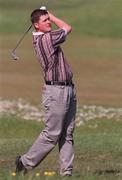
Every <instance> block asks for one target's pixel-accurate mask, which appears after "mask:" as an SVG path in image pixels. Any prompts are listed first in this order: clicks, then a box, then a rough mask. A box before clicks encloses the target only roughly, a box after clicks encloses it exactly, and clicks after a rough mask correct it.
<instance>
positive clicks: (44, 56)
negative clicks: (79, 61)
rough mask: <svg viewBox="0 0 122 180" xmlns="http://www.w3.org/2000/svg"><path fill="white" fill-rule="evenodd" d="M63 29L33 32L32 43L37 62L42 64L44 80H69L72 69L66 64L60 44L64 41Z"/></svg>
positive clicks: (64, 32)
mask: <svg viewBox="0 0 122 180" xmlns="http://www.w3.org/2000/svg"><path fill="white" fill-rule="evenodd" d="M66 35H67V32H66V31H65V30H64V29H58V30H53V31H51V32H47V33H43V32H33V44H34V48H35V51H36V54H37V56H38V59H39V63H40V64H41V66H42V70H43V74H44V79H45V81H66V80H68V81H71V80H72V76H73V74H72V71H71V69H70V66H69V65H68V63H67V61H66V59H65V57H64V54H63V51H62V49H61V47H60V44H61V43H63V42H64V41H65V38H66Z"/></svg>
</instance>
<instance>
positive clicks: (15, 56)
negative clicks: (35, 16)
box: [11, 6, 46, 60]
mask: <svg viewBox="0 0 122 180" xmlns="http://www.w3.org/2000/svg"><path fill="white" fill-rule="evenodd" d="M40 9H41V10H46V6H41V7H40ZM31 28H32V24H31V25H30V26H29V27H28V29H27V30H26V31H25V33H24V34H23V36H22V37H21V38H20V40H19V41H18V42H17V44H16V46H15V48H14V49H13V50H12V52H11V56H12V59H13V60H18V59H19V57H18V56H17V55H16V52H15V51H16V49H17V48H18V46H19V45H20V43H21V42H22V40H23V39H24V37H25V35H26V34H27V33H28V32H29V31H30V29H31Z"/></svg>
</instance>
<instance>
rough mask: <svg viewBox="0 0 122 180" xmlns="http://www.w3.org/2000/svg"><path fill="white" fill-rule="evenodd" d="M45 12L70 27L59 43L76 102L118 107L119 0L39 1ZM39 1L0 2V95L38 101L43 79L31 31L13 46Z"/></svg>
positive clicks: (121, 98) (121, 91)
mask: <svg viewBox="0 0 122 180" xmlns="http://www.w3.org/2000/svg"><path fill="white" fill-rule="evenodd" d="M41 4H43V5H44V4H45V5H47V7H48V8H49V10H50V11H51V12H53V13H54V14H55V15H56V16H58V17H60V18H62V19H63V20H65V21H67V22H68V23H70V24H71V25H72V28H73V31H72V33H71V35H69V37H68V39H67V42H66V43H65V44H64V45H63V49H64V52H65V56H66V57H67V59H68V62H69V64H70V65H71V68H72V70H73V73H74V82H75V84H76V88H77V97H78V102H79V104H96V105H105V106H117V107H121V106H122V80H121V77H122V70H121V69H122V61H121V59H122V33H121V32H122V23H121V7H122V2H121V1H120V0H107V1H106V0H75V1H74V0H67V1H65V0H62V1H56V0H52V1H49V0H43V1H41ZM41 4H40V2H39V1H38V0H35V1H32V0H26V1H24V0H18V1H16V0H6V1H5V0H1V1H0V42H1V43H0V49H1V51H0V96H2V97H3V98H6V99H18V98H20V97H21V98H24V99H27V100H29V101H31V102H32V103H36V104H39V103H40V94H41V88H40V86H41V85H42V83H43V77H42V74H41V73H40V66H39V65H38V63H37V61H36V60H35V59H36V57H35V52H34V50H33V47H32V38H31V32H30V33H29V34H28V35H27V36H26V38H25V39H24V40H23V42H22V44H21V45H20V47H19V48H18V49H17V55H18V56H19V57H20V60H19V61H17V62H12V60H11V55H10V53H11V50H12V49H13V48H14V47H15V45H16V43H17V42H18V40H19V39H20V37H21V36H22V34H23V32H24V31H25V30H26V28H27V27H28V26H29V25H30V20H29V19H30V17H29V16H30V13H31V11H32V10H33V9H35V8H36V7H39V6H40V5H41Z"/></svg>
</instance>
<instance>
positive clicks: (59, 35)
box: [50, 29, 67, 46]
mask: <svg viewBox="0 0 122 180" xmlns="http://www.w3.org/2000/svg"><path fill="white" fill-rule="evenodd" d="M50 35H51V39H52V44H53V46H58V45H59V44H61V43H63V42H64V41H65V40H66V35H67V33H66V30H65V29H58V30H54V31H51V33H50Z"/></svg>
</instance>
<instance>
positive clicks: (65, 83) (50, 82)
mask: <svg viewBox="0 0 122 180" xmlns="http://www.w3.org/2000/svg"><path fill="white" fill-rule="evenodd" d="M45 84H47V85H58V86H74V84H73V83H72V81H45Z"/></svg>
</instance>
